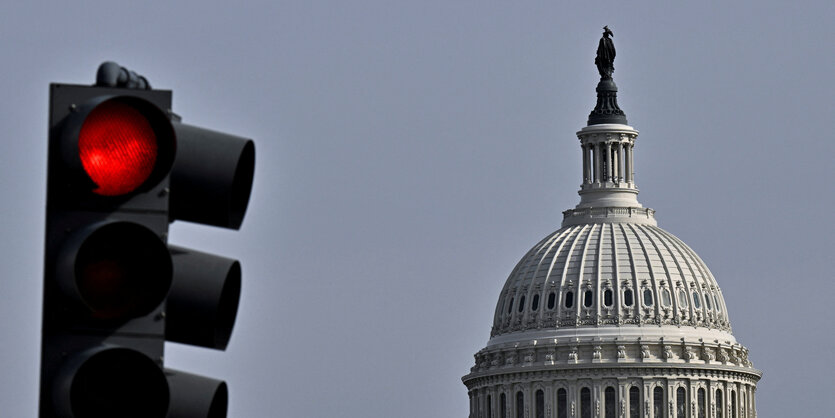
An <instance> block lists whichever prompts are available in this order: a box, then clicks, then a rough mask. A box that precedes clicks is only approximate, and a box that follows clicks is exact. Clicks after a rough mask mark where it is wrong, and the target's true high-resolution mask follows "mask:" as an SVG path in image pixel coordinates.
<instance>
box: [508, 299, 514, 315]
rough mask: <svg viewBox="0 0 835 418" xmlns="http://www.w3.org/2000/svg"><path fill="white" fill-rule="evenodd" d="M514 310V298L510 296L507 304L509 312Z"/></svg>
mask: <svg viewBox="0 0 835 418" xmlns="http://www.w3.org/2000/svg"><path fill="white" fill-rule="evenodd" d="M512 311H513V298H510V303H508V304H507V314H508V315H510V312H512Z"/></svg>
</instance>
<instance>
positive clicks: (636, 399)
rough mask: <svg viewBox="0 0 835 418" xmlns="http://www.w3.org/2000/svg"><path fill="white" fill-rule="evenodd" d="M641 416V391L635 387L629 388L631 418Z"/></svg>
mask: <svg viewBox="0 0 835 418" xmlns="http://www.w3.org/2000/svg"><path fill="white" fill-rule="evenodd" d="M640 416H641V394H640V389H638V388H637V387H635V386H632V387H631V388H629V418H639V417H640Z"/></svg>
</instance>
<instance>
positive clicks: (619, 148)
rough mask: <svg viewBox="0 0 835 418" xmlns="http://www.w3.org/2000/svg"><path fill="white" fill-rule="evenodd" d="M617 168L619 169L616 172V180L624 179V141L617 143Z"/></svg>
mask: <svg viewBox="0 0 835 418" xmlns="http://www.w3.org/2000/svg"><path fill="white" fill-rule="evenodd" d="M615 156H616V157H617V158H615V169H616V170H617V174H615V181H617V182H622V181H623V142H618V143H617V148H616V149H615Z"/></svg>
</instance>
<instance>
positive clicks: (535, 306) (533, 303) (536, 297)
mask: <svg viewBox="0 0 835 418" xmlns="http://www.w3.org/2000/svg"><path fill="white" fill-rule="evenodd" d="M537 309H539V293H537V294H535V295H533V301H531V310H532V311H534V312H536V310H537Z"/></svg>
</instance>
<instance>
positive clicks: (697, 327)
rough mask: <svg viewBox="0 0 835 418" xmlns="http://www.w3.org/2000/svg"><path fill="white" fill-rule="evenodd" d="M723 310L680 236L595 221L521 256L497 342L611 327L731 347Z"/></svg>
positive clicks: (503, 300) (500, 308)
mask: <svg viewBox="0 0 835 418" xmlns="http://www.w3.org/2000/svg"><path fill="white" fill-rule="evenodd" d="M724 306H725V302H724V299H723V298H722V294H721V291H720V290H719V286H718V285H717V284H716V280H715V279H714V278H713V275H712V274H711V273H710V270H708V268H707V266H706V265H705V263H704V262H703V261H702V260H701V259H700V258H699V256H697V255H696V253H695V252H693V250H691V249H690V247H688V246H687V245H686V244H685V243H684V242H682V241H681V240H680V239H678V238H676V237H675V236H674V235H672V234H670V233H669V232H667V231H664V230H663V229H661V228H659V227H657V226H654V225H647V224H641V223H630V222H612V223H598V222H594V221H593V220H591V221H590V222H589V223H584V224H577V225H569V226H566V227H564V228H562V229H560V230H558V231H557V232H554V233H553V234H551V235H549V236H547V237H546V238H545V239H543V240H542V241H540V242H539V243H538V244H536V245H535V246H534V247H533V248H532V249H531V250H530V251H528V253H527V254H525V256H524V257H522V260H520V261H519V263H518V264H517V265H516V268H514V269H513V272H512V273H511V274H510V277H508V279H507V282H506V283H505V285H504V288H503V289H502V292H501V294H500V295H499V302H498V304H497V305H496V313H495V316H494V320H493V330H492V333H491V335H492V337H493V339H492V340H491V341H492V342H499V341H512V340H513V339H514V336H515V335H517V334H519V333H520V332H524V336H523V338H530V334H531V332H537V331H538V330H539V331H542V330H546V331H544V332H542V335H544V336H548V337H559V336H563V335H565V336H574V335H580V334H582V333H584V331H583V328H585V327H586V326H595V328H594V329H593V331H592V332H593V333H596V334H599V333H600V330H601V328H600V326H605V325H616V326H618V328H617V330H616V331H615V332H616V333H617V335H620V336H625V335H630V334H634V335H635V336H642V335H647V333H648V332H652V331H646V330H644V329H642V328H641V327H640V326H641V325H670V326H672V327H674V329H669V328H667V329H662V330H660V332H655V333H656V334H659V335H664V336H668V337H672V336H675V335H680V336H682V337H683V336H686V335H700V336H708V335H710V336H713V337H714V339H718V338H721V339H722V340H723V341H726V343H729V342H730V341H733V336H732V335H731V334H730V323H729V321H728V317H727V315H726V314H725V312H726V310H725V309H724ZM628 325H634V326H636V327H629V326H628ZM603 330H605V328H603ZM650 330H653V329H652V328H650ZM607 332H608V330H606V332H604V333H607ZM500 336H501V337H500Z"/></svg>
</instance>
